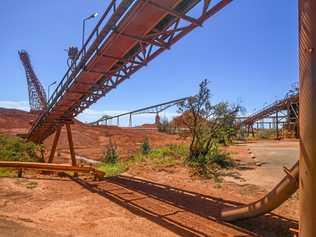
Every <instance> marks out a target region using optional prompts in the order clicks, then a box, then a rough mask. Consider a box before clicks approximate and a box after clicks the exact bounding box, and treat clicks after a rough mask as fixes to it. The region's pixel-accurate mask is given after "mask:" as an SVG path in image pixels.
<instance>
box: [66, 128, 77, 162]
mask: <svg viewBox="0 0 316 237" xmlns="http://www.w3.org/2000/svg"><path fill="white" fill-rule="evenodd" d="M66 129H67V136H68V144H69V150H70V157H71V164H72V166H77V162H76V154H75V149H74V143H73V140H72V134H71V128H70V123H66Z"/></svg>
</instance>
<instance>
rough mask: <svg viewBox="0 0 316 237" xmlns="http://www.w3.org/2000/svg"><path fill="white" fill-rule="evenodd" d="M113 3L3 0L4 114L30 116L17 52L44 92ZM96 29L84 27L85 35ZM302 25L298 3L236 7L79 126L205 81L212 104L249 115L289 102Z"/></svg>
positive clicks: (0, 89)
mask: <svg viewBox="0 0 316 237" xmlns="http://www.w3.org/2000/svg"><path fill="white" fill-rule="evenodd" d="M108 2H109V1H101V0H67V1H64V0H55V1H43V0H27V1H20V0H2V1H1V5H0V28H1V37H0V48H1V50H0V70H1V86H0V107H1V106H2V107H16V108H22V109H27V101H28V96H27V85H26V79H25V74H24V70H23V67H22V65H21V63H20V60H19V57H18V54H17V51H18V50H20V49H25V50H27V51H28V52H29V54H30V56H31V60H32V63H33V67H34V69H35V71H36V73H37V76H38V77H39V79H40V80H41V82H42V83H43V85H44V87H45V88H47V85H49V84H50V83H51V82H53V81H55V80H60V79H61V78H62V76H63V75H64V73H65V71H66V67H67V66H66V58H67V55H66V52H65V51H64V49H66V48H67V47H68V46H69V45H76V46H80V45H81V31H82V19H83V18H84V17H86V16H88V15H90V14H91V13H93V12H98V13H99V15H101V14H102V13H103V11H104V9H105V7H106V6H107V4H108ZM96 22H97V19H95V20H91V21H89V22H88V23H87V32H89V31H90V30H91V29H92V28H93V26H94V25H95V24H96ZM297 24H298V22H297V1H293V0H278V1H275V0H265V1H263V0H234V1H233V3H231V4H230V5H229V6H227V7H226V8H225V9H223V10H222V11H221V12H219V13H218V14H217V15H216V16H215V17H213V18H211V19H210V20H208V21H207V22H206V23H205V24H204V25H203V27H202V28H198V29H196V30H194V31H193V32H192V33H190V34H189V35H188V36H186V37H185V38H183V39H182V40H181V41H179V42H178V43H177V44H176V45H174V46H173V47H172V48H171V50H169V51H167V52H165V53H163V54H162V55H160V56H159V57H158V58H156V59H154V60H153V61H152V62H151V63H150V64H149V65H148V66H147V67H146V68H144V69H142V70H140V71H138V72H137V73H136V74H134V75H133V76H132V78H131V79H129V80H127V81H125V82H124V83H123V84H121V85H120V86H119V87H118V88H117V89H116V90H113V91H112V92H110V94H108V95H107V96H105V97H104V98H102V99H101V100H99V101H98V102H97V103H96V104H94V105H93V106H91V107H90V108H89V110H87V111H86V112H85V113H84V114H82V115H81V116H80V117H79V118H80V119H81V120H83V121H86V120H93V119H95V118H97V117H98V116H100V115H101V114H103V113H110V114H115V113H118V112H124V111H128V110H133V109H136V108H139V107H143V106H149V105H152V104H157V103H160V102H164V101H168V100H173V99H177V98H181V97H184V96H189V95H192V94H194V93H196V90H197V85H198V83H199V82H200V81H201V80H202V79H204V78H207V79H208V80H209V81H210V89H211V92H212V95H213V97H212V100H213V101H214V102H218V101H222V100H225V101H229V102H232V103H236V102H241V104H242V105H243V106H244V107H246V109H247V111H248V113H252V112H253V111H254V110H255V109H259V108H260V107H262V106H263V105H264V104H265V103H271V102H273V101H274V100H275V99H276V98H281V97H282V96H284V95H285V93H286V91H287V90H288V89H289V88H290V86H291V84H292V83H294V82H296V81H297V80H298V58H297V54H298V47H297V45H298V38H297V35H298V33H297ZM173 113H174V110H171V111H169V112H166V115H167V116H170V115H171V114H173ZM163 115H164V114H163ZM146 118H147V116H142V117H139V118H138V120H137V119H136V120H135V121H136V122H138V123H140V122H144V121H145V120H146Z"/></svg>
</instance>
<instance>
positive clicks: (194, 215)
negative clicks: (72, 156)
mask: <svg viewBox="0 0 316 237" xmlns="http://www.w3.org/2000/svg"><path fill="white" fill-rule="evenodd" d="M11 112H12V113H11ZM31 119H34V115H30V114H29V113H26V112H21V111H16V110H12V111H11V110H2V109H1V110H0V132H2V133H8V134H12V135H14V134H16V133H23V132H26V131H27V129H28V127H29V120H31ZM73 133H74V142H75V145H76V151H77V153H78V154H79V155H82V156H85V157H87V158H91V159H95V160H98V159H100V157H101V155H102V153H103V150H104V146H105V145H106V144H108V140H109V137H112V139H113V141H114V143H115V144H116V145H117V146H118V148H119V151H120V153H121V155H122V156H123V157H128V155H129V154H131V153H133V152H134V151H136V150H137V149H138V147H139V143H140V142H142V140H143V139H144V138H145V137H146V136H147V137H148V138H149V140H150V143H151V144H152V145H153V146H162V145H165V144H170V143H181V142H183V141H181V140H179V139H178V138H177V136H171V135H166V134H162V133H159V132H157V131H154V130H141V129H131V128H117V127H100V128H98V127H92V126H86V125H83V124H80V123H76V124H75V125H74V126H73ZM61 137H62V139H61V141H60V142H59V143H60V146H59V148H58V149H59V151H58V152H59V153H66V149H67V139H66V134H65V131H63V133H62V136H61ZM50 144H51V138H50V139H49V140H48V141H47V142H46V145H50ZM248 148H249V147H248V146H247V144H243V145H235V146H231V147H229V148H227V149H228V151H229V152H231V153H232V155H233V158H234V159H235V160H238V161H239V162H240V163H242V165H244V166H245V167H248V168H251V169H254V170H255V169H256V166H255V163H254V160H253V159H252V158H251V155H250V154H249V150H248ZM61 158H64V156H63V154H62V155H61V156H60V159H59V161H62V159H61ZM65 161H66V160H65ZM67 162H68V161H67ZM234 172H235V171H234ZM236 172H239V173H240V174H242V171H238V170H236ZM254 173H255V172H254ZM257 179H260V177H257ZM277 182H278V180H277V179H276V180H275V183H277ZM0 190H1V192H0V237H2V236H27V237H28V236H40V237H41V236H48V237H59V236H157V237H158V236H215V237H217V236H236V237H237V236H265V237H274V236H275V237H280V236H282V237H283V236H291V233H290V232H289V227H297V218H298V211H297V210H298V202H297V200H298V197H297V195H294V196H293V197H292V198H290V199H289V200H288V201H287V202H285V203H284V204H283V205H282V206H281V207H279V208H278V209H277V210H275V211H274V213H273V214H268V215H265V216H261V217H258V218H254V219H251V220H246V221H239V222H235V223H226V222H222V221H220V219H219V218H218V216H219V211H220V209H221V208H222V207H225V206H231V205H238V204H240V203H248V202H250V201H253V200H256V199H258V198H259V197H261V196H262V195H264V194H265V193H266V192H267V191H268V190H266V188H264V187H262V186H260V185H254V184H247V183H238V182H232V181H223V182H221V183H216V182H214V181H213V180H205V179H201V178H198V177H194V176H192V175H191V173H190V171H189V169H188V168H186V167H184V166H181V165H176V166H172V167H168V168H164V169H159V170H157V169H153V168H151V167H150V166H145V165H136V166H134V167H132V168H131V169H129V170H128V171H127V172H126V173H124V174H123V175H121V176H116V177H111V178H106V179H104V180H102V181H92V180H90V179H89V178H88V177H81V178H77V179H72V178H69V177H64V178H61V177H56V176H43V175H39V174H36V173H31V172H28V173H27V174H26V175H25V176H24V178H21V179H17V178H0Z"/></svg>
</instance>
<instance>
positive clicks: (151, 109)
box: [90, 97, 190, 127]
mask: <svg viewBox="0 0 316 237" xmlns="http://www.w3.org/2000/svg"><path fill="white" fill-rule="evenodd" d="M189 98H190V97H184V98H181V99H177V100H171V101H168V102H164V103H161V104H156V105H152V106H148V107H144V108H141V109H137V110H133V111H130V112H126V113H122V114H118V115H114V116H109V115H104V116H102V117H101V118H100V119H98V120H97V121H95V122H92V123H90V124H92V125H101V124H106V125H107V124H108V121H112V120H113V119H117V125H119V121H120V120H119V119H120V117H123V116H126V115H129V125H130V127H131V126H132V115H137V114H156V115H158V116H159V113H161V112H162V111H164V110H166V109H168V108H170V107H172V106H176V105H178V104H179V103H181V102H184V101H186V100H187V99H189Z"/></svg>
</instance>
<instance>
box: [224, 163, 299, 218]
mask: <svg viewBox="0 0 316 237" xmlns="http://www.w3.org/2000/svg"><path fill="white" fill-rule="evenodd" d="M298 164H299V162H298V161H297V162H296V163H295V165H294V166H293V167H292V168H291V169H290V170H287V169H285V172H286V175H285V177H284V178H283V179H282V180H281V182H280V183H278V184H277V186H275V187H274V188H273V189H272V190H271V191H270V192H269V193H268V194H267V195H265V196H264V197H263V198H261V199H259V200H257V201H255V202H253V203H251V204H247V205H244V206H241V207H234V208H227V209H224V210H222V213H221V218H222V219H223V220H225V221H236V220H242V219H247V218H251V217H256V216H260V215H263V214H265V213H268V212H270V211H272V210H274V209H275V208H277V207H278V206H280V205H281V204H282V203H283V202H285V201H286V200H287V199H288V198H289V197H291V195H292V194H293V193H295V191H296V190H297V189H298V177H299V165H298Z"/></svg>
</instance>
